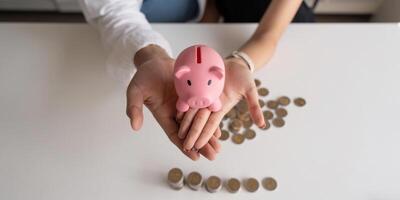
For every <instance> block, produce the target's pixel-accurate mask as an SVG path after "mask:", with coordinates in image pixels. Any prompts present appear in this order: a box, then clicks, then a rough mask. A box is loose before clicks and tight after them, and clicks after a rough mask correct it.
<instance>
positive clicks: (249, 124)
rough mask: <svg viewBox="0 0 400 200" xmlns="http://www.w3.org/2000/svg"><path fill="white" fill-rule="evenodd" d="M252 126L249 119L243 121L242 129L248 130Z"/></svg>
mask: <svg viewBox="0 0 400 200" xmlns="http://www.w3.org/2000/svg"><path fill="white" fill-rule="evenodd" d="M252 125H253V120H252V119H249V120H247V121H243V127H244V128H250V127H251V126H252Z"/></svg>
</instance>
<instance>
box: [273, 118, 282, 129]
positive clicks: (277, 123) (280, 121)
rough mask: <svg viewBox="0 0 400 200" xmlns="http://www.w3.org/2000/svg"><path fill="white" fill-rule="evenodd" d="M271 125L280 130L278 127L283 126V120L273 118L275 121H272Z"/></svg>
mask: <svg viewBox="0 0 400 200" xmlns="http://www.w3.org/2000/svg"><path fill="white" fill-rule="evenodd" d="M272 124H273V125H274V126H275V127H277V128H280V127H282V126H284V125H285V120H283V119H282V118H279V117H278V118H275V119H273V120H272Z"/></svg>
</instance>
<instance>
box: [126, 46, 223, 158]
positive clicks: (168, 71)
mask: <svg viewBox="0 0 400 200" xmlns="http://www.w3.org/2000/svg"><path fill="white" fill-rule="evenodd" d="M157 52H158V51H157ZM162 52H163V51H162ZM148 53H150V54H154V55H157V53H154V52H152V51H149V52H148ZM174 62H175V61H174V60H173V59H171V58H169V57H168V56H167V55H163V53H161V55H160V56H158V55H157V56H151V57H150V58H149V59H146V60H145V61H143V62H140V65H137V72H136V73H135V75H134V77H133V78H132V80H131V82H130V84H129V86H128V89H127V109H126V112H127V115H128V117H129V118H130V122H131V126H132V129H133V130H139V129H140V128H141V126H142V124H143V104H144V105H146V106H147V108H148V109H149V110H150V111H151V113H152V114H153V116H154V118H155V119H156V120H157V122H158V123H159V124H160V126H161V128H162V129H163V130H164V131H165V133H166V134H167V136H168V138H169V139H170V140H171V142H172V143H174V144H175V145H176V146H177V147H178V148H179V149H180V150H181V151H182V152H183V153H184V154H185V155H187V156H188V157H189V158H191V159H192V160H197V159H198V158H199V155H200V154H201V155H203V156H204V157H206V158H208V159H210V160H213V159H214V158H215V156H216V153H217V152H218V151H219V149H220V144H219V141H218V138H217V137H215V136H213V137H210V139H209V140H207V143H206V144H205V145H204V147H203V148H199V151H198V152H196V151H183V140H182V139H180V138H179V137H178V129H179V124H178V123H177V121H176V114H177V111H176V107H175V105H176V101H177V94H176V92H175V87H174V82H173V68H174ZM215 131H216V130H214V132H215ZM216 135H218V134H216Z"/></svg>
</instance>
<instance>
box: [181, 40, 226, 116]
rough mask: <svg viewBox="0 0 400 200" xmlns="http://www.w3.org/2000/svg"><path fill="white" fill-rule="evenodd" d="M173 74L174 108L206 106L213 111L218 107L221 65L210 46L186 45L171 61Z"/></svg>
mask: <svg viewBox="0 0 400 200" xmlns="http://www.w3.org/2000/svg"><path fill="white" fill-rule="evenodd" d="M174 75H175V81H174V83H175V89H176V92H177V94H178V97H179V98H178V101H177V103H176V109H177V110H178V111H180V112H186V111H187V110H189V108H209V109H210V111H212V112H216V111H219V110H220V109H221V107H222V105H221V101H220V98H219V97H220V96H221V93H222V91H223V89H224V84H225V65H224V60H223V59H222V57H221V56H220V55H219V54H218V53H217V52H216V51H215V50H214V49H212V48H210V47H207V46H205V45H194V46H191V47H188V48H186V49H185V50H183V51H182V52H181V53H180V54H179V55H178V57H177V59H176V61H175V67H174Z"/></svg>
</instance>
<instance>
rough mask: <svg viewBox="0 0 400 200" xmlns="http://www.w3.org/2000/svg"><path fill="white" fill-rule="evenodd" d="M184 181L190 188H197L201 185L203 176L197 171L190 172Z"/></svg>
mask: <svg viewBox="0 0 400 200" xmlns="http://www.w3.org/2000/svg"><path fill="white" fill-rule="evenodd" d="M186 181H187V184H188V185H189V187H190V188H192V189H194V190H198V189H200V187H201V184H202V182H203V178H202V176H201V174H200V173H198V172H190V174H189V175H188V176H187V178H186Z"/></svg>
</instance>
